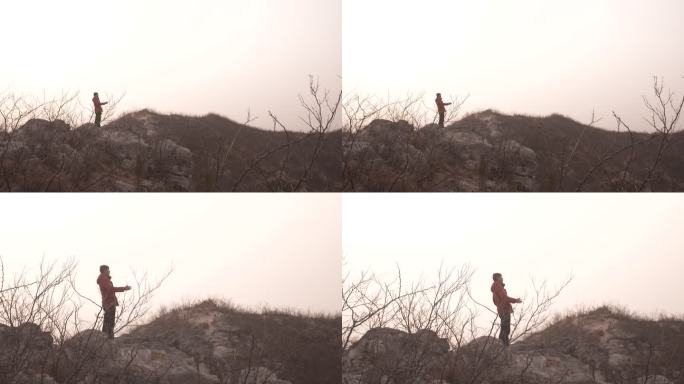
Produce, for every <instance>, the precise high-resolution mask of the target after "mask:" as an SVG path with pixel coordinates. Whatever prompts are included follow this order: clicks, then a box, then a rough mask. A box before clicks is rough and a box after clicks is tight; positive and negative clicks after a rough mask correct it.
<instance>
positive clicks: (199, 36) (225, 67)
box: [0, 0, 341, 130]
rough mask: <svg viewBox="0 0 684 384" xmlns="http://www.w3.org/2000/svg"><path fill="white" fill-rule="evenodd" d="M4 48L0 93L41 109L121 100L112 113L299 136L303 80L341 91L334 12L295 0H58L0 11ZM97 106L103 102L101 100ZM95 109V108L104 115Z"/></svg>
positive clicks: (335, 6)
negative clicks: (176, 117) (186, 117)
mask: <svg viewBox="0 0 684 384" xmlns="http://www.w3.org/2000/svg"><path fill="white" fill-rule="evenodd" d="M0 20H2V22H0V33H1V34H2V35H5V36H11V38H9V39H6V40H7V41H6V42H5V45H4V49H5V52H7V53H9V52H11V55H10V56H8V57H5V58H4V60H2V62H0V95H1V94H2V93H10V92H11V93H15V94H17V95H27V96H37V97H41V98H42V96H43V94H45V95H46V96H47V99H52V98H56V97H59V96H60V95H61V94H62V93H74V92H79V93H80V97H79V99H78V101H79V102H80V103H81V104H82V105H83V106H84V107H86V108H90V107H91V106H92V103H91V101H90V99H91V98H92V93H93V92H96V91H97V92H99V93H100V95H101V99H102V101H105V97H106V95H109V94H111V95H115V96H120V95H122V94H124V93H125V95H126V96H125V97H124V99H123V100H122V101H121V103H120V104H119V107H118V109H117V110H118V112H131V111H136V110H140V109H144V108H149V109H153V110H156V111H159V112H161V113H180V114H190V115H205V114H208V113H217V114H220V115H223V116H226V117H228V118H230V119H232V120H235V121H238V122H243V121H244V120H245V119H246V117H247V111H248V109H250V110H251V115H252V117H257V120H255V121H253V122H252V125H254V126H257V127H260V128H267V129H270V128H272V124H271V120H270V118H269V117H268V111H269V110H271V111H272V112H273V113H274V114H276V115H277V116H278V117H279V118H280V119H281V120H282V121H283V122H284V123H285V124H286V125H287V127H288V129H290V130H306V129H307V128H305V127H304V126H303V123H302V122H301V121H300V120H299V116H300V115H301V116H303V115H304V113H305V111H304V110H303V108H302V107H301V106H300V104H299V99H298V96H299V95H302V96H306V95H307V93H308V86H309V75H313V76H314V77H316V78H319V79H320V84H321V87H322V88H325V89H329V90H330V91H331V93H332V94H333V95H335V94H336V93H338V92H340V90H341V79H340V76H341V57H340V55H341V30H340V29H341V27H340V23H341V3H340V0H330V1H325V2H320V1H316V0H296V1H291V2H287V3H283V2H281V1H278V0H253V1H249V2H241V1H236V0H230V1H221V0H199V1H195V2H191V3H189V2H183V1H179V0H172V1H161V0H151V1H146V2H144V3H141V2H135V1H132V0H123V1H119V2H116V3H108V2H95V3H93V2H88V1H85V0H67V1H63V2H59V3H57V2H53V1H48V0H27V1H22V2H11V3H8V4H6V5H5V7H4V16H0ZM103 96H105V97H103ZM105 108H106V106H105Z"/></svg>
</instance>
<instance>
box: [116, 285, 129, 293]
mask: <svg viewBox="0 0 684 384" xmlns="http://www.w3.org/2000/svg"><path fill="white" fill-rule="evenodd" d="M112 289H114V292H124V291H128V290H129V289H131V286H130V285H127V286H125V287H114V286H113V287H112Z"/></svg>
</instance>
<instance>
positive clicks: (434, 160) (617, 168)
mask: <svg viewBox="0 0 684 384" xmlns="http://www.w3.org/2000/svg"><path fill="white" fill-rule="evenodd" d="M660 140H661V137H660V136H658V135H655V134H648V133H638V132H634V133H632V134H630V133H628V132H626V130H625V129H624V127H623V128H622V130H621V132H619V133H618V132H617V131H615V130H614V131H609V130H605V129H601V128H597V127H594V126H589V125H585V124H581V123H579V122H576V121H574V120H572V119H570V118H567V117H564V116H561V115H558V114H554V115H551V116H546V117H534V116H526V115H513V116H511V115H505V114H502V113H499V112H496V111H493V110H486V111H483V112H478V113H473V114H470V115H467V116H465V117H464V118H462V119H461V120H459V121H456V122H454V123H453V124H451V125H448V126H447V127H445V128H441V127H439V126H438V125H436V124H430V125H427V126H425V127H414V126H413V125H411V124H409V123H407V122H406V121H389V120H380V119H378V120H374V121H372V122H371V123H370V124H368V125H366V126H365V127H363V128H361V129H360V130H358V131H356V132H353V133H349V134H347V136H346V138H345V141H344V157H345V161H344V163H345V181H346V187H345V188H346V189H347V190H354V191H577V190H581V191H635V190H639V189H640V188H641V185H642V184H643V180H645V179H646V178H647V176H648V170H649V168H651V167H652V165H653V164H654V162H655V160H656V158H657V155H658V152H659V146H660V144H661V141H660ZM632 143H635V144H634V145H632ZM682 153H684V132H682V131H679V132H676V133H674V134H672V135H671V136H670V138H669V141H668V142H667V144H666V145H665V151H664V152H663V156H662V159H660V161H659V164H658V167H657V168H655V172H653V174H652V175H651V176H650V178H649V181H648V182H647V183H645V185H644V188H643V190H652V191H683V190H684V156H682V155H681V154H682Z"/></svg>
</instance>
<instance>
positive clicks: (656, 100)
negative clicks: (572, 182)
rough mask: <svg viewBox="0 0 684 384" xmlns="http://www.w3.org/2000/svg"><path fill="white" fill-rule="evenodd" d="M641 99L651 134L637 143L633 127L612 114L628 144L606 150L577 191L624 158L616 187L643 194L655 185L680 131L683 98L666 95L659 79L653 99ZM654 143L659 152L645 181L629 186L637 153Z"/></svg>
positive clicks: (670, 92) (649, 168)
mask: <svg viewBox="0 0 684 384" xmlns="http://www.w3.org/2000/svg"><path fill="white" fill-rule="evenodd" d="M642 99H643V103H644V106H645V108H646V111H647V114H648V115H647V117H644V121H645V122H646V123H647V124H648V126H649V127H650V128H651V129H652V133H651V134H650V135H648V136H647V137H645V138H640V139H637V138H636V137H635V134H634V131H633V130H632V129H631V127H630V125H629V124H627V123H626V122H625V121H624V119H622V117H620V115H619V114H617V113H616V112H615V111H613V117H614V118H615V121H616V123H617V133H618V134H619V133H620V132H621V131H620V129H621V128H624V129H625V130H626V132H627V134H628V136H629V143H628V144H626V145H622V146H619V145H616V144H613V145H611V146H609V147H608V148H607V149H605V151H604V152H603V153H602V154H600V155H599V156H598V157H597V160H596V161H595V162H594V164H593V165H592V166H591V168H590V169H589V171H588V172H586V174H585V175H584V177H583V178H582V180H581V181H580V182H579V184H578V185H577V191H581V190H582V189H583V188H584V186H585V185H586V184H587V183H588V182H589V181H590V180H591V179H592V177H593V176H594V175H595V174H596V173H601V172H602V171H604V168H605V165H606V164H607V163H608V162H609V161H611V160H613V159H615V158H617V157H619V156H623V155H626V156H627V158H626V160H624V162H623V165H622V167H621V168H620V171H619V174H618V177H617V180H618V182H617V184H616V186H615V187H616V189H617V190H619V191H624V190H631V191H637V192H641V191H643V190H644V189H645V188H646V187H647V186H648V185H649V184H650V183H651V182H652V180H653V177H654V175H655V174H656V172H657V169H658V167H659V166H660V164H661V162H662V159H663V156H664V155H665V153H666V151H667V147H668V144H669V142H670V139H671V138H672V135H673V134H674V133H675V132H677V131H678V130H679V129H680V125H679V123H680V117H681V114H682V108H684V95H682V96H681V98H680V97H677V96H676V94H675V93H674V92H673V91H672V90H667V91H665V84H664V80H663V79H662V78H661V79H658V78H657V77H654V78H653V96H652V98H649V97H647V96H642ZM617 138H618V136H616V141H617ZM652 141H654V142H656V143H657V144H656V145H657V148H656V151H655V156H654V157H653V159H651V160H650V163H649V164H648V165H647V166H646V169H645V170H644V171H645V175H644V176H643V179H642V180H641V181H638V180H635V181H632V182H629V181H628V180H627V179H628V177H629V176H630V175H631V174H632V166H633V163H634V160H635V156H636V151H637V150H639V149H642V148H643V147H645V146H646V145H647V144H649V143H650V142H652ZM642 152H643V151H642Z"/></svg>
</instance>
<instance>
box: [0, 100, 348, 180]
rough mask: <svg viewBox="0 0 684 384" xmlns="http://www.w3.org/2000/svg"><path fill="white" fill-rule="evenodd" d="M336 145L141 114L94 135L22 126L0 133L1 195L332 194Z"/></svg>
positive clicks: (88, 129) (318, 137)
mask: <svg viewBox="0 0 684 384" xmlns="http://www.w3.org/2000/svg"><path fill="white" fill-rule="evenodd" d="M341 137H342V134H341V132H340V131H332V132H327V133H308V134H306V133H297V132H287V133H286V132H272V131H265V130H261V129H257V128H252V127H248V126H244V125H242V124H238V123H236V122H233V121H231V120H229V119H226V118H223V117H220V116H217V115H207V116H203V117H188V116H181V115H162V114H158V113H155V112H152V111H149V110H143V111H139V112H135V113H130V114H127V115H124V116H122V117H121V118H119V119H117V120H115V121H113V122H112V123H110V124H108V125H106V126H103V127H102V128H98V127H95V126H94V125H92V124H87V125H84V126H81V127H78V128H73V127H69V126H68V125H66V124H65V123H63V122H61V121H59V120H57V121H54V122H48V121H45V120H30V121H28V122H27V123H26V124H24V125H23V126H22V127H20V128H18V129H16V130H14V131H10V132H3V133H2V134H0V190H5V191H232V190H236V191H280V190H283V191H291V190H299V191H329V190H338V189H339V188H340V185H341V175H342V173H341V172H342V171H341V165H340V163H341Z"/></svg>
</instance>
